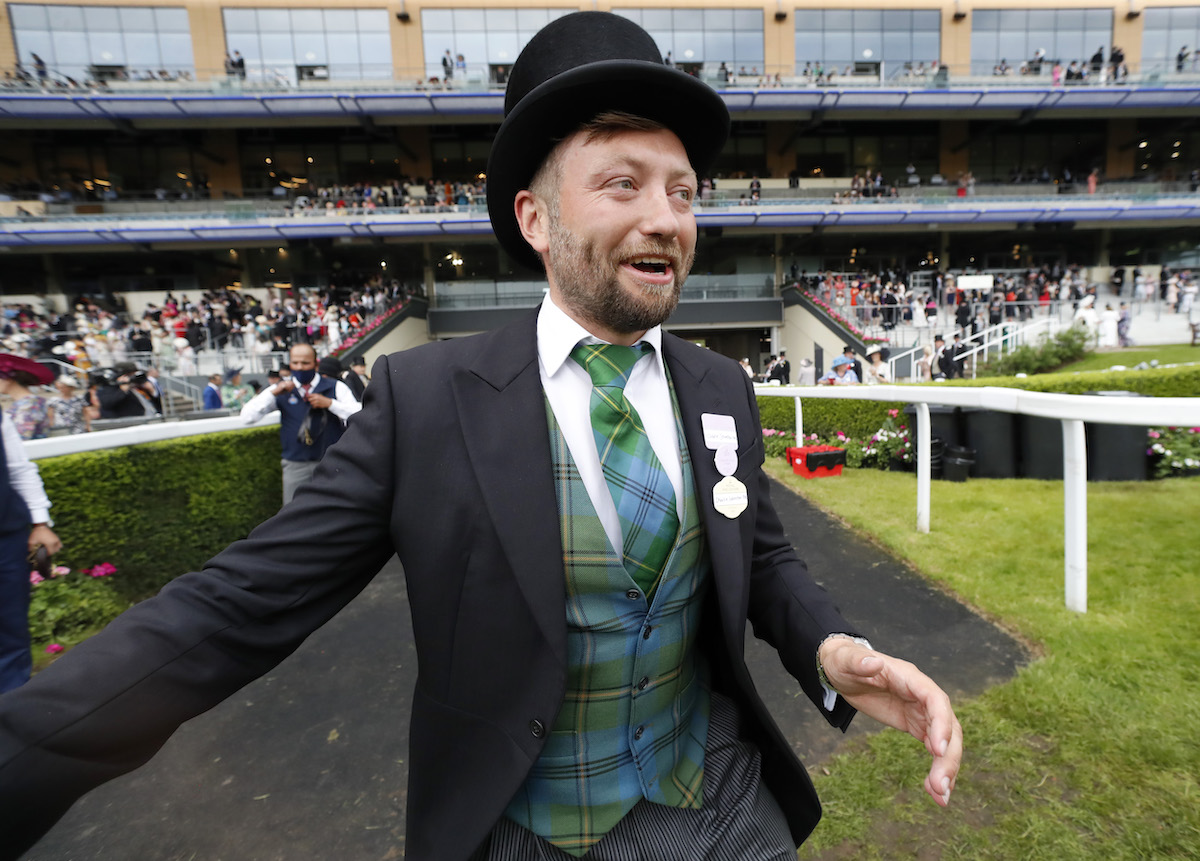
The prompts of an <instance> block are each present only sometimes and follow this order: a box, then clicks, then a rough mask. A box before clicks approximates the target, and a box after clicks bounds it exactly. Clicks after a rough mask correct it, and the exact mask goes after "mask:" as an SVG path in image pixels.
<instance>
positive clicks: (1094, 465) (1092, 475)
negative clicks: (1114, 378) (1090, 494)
mask: <svg viewBox="0 0 1200 861" xmlns="http://www.w3.org/2000/svg"><path fill="white" fill-rule="evenodd" d="M1084 394H1088V395H1100V396H1101V397H1106V398H1140V397H1143V395H1140V394H1138V393H1137V392H1085V393H1084ZM1130 407H1131V408H1132V409H1137V407H1136V406H1135V405H1133V404H1130ZM1085 430H1086V432H1087V471H1088V480H1089V481H1145V480H1146V468H1147V464H1146V427H1145V425H1110V424H1092V423H1089V424H1088V425H1087V426H1086V428H1085Z"/></svg>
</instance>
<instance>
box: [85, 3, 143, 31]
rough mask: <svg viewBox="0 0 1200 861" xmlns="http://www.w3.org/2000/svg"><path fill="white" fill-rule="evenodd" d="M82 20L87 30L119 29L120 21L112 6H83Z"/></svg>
mask: <svg viewBox="0 0 1200 861" xmlns="http://www.w3.org/2000/svg"><path fill="white" fill-rule="evenodd" d="M147 11H149V10H147ZM83 21H84V24H85V25H86V26H87V28H88V29H89V30H108V31H110V32H115V31H117V30H120V29H121V24H120V21H119V20H118V19H117V10H116V8H115V7H113V6H85V7H84V9H83Z"/></svg>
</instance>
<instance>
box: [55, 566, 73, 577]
mask: <svg viewBox="0 0 1200 861" xmlns="http://www.w3.org/2000/svg"><path fill="white" fill-rule="evenodd" d="M70 573H71V569H70V568H68V567H67V566H66V565H55V566H54V567H53V568H51V569H50V576H51V577H66V576H67V575H68V574H70Z"/></svg>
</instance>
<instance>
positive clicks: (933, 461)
mask: <svg viewBox="0 0 1200 861" xmlns="http://www.w3.org/2000/svg"><path fill="white" fill-rule="evenodd" d="M945 450H946V443H945V442H943V441H942V438H941V437H940V436H934V437H930V438H929V477H930V478H941V477H942V460H943V458H944V457H945V454H946V451H945Z"/></svg>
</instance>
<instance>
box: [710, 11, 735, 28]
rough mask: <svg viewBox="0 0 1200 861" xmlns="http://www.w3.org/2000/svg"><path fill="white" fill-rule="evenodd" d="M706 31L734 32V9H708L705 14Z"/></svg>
mask: <svg viewBox="0 0 1200 861" xmlns="http://www.w3.org/2000/svg"><path fill="white" fill-rule="evenodd" d="M704 29H705V30H732V29H733V10H732V9H706V10H705V12H704Z"/></svg>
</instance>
